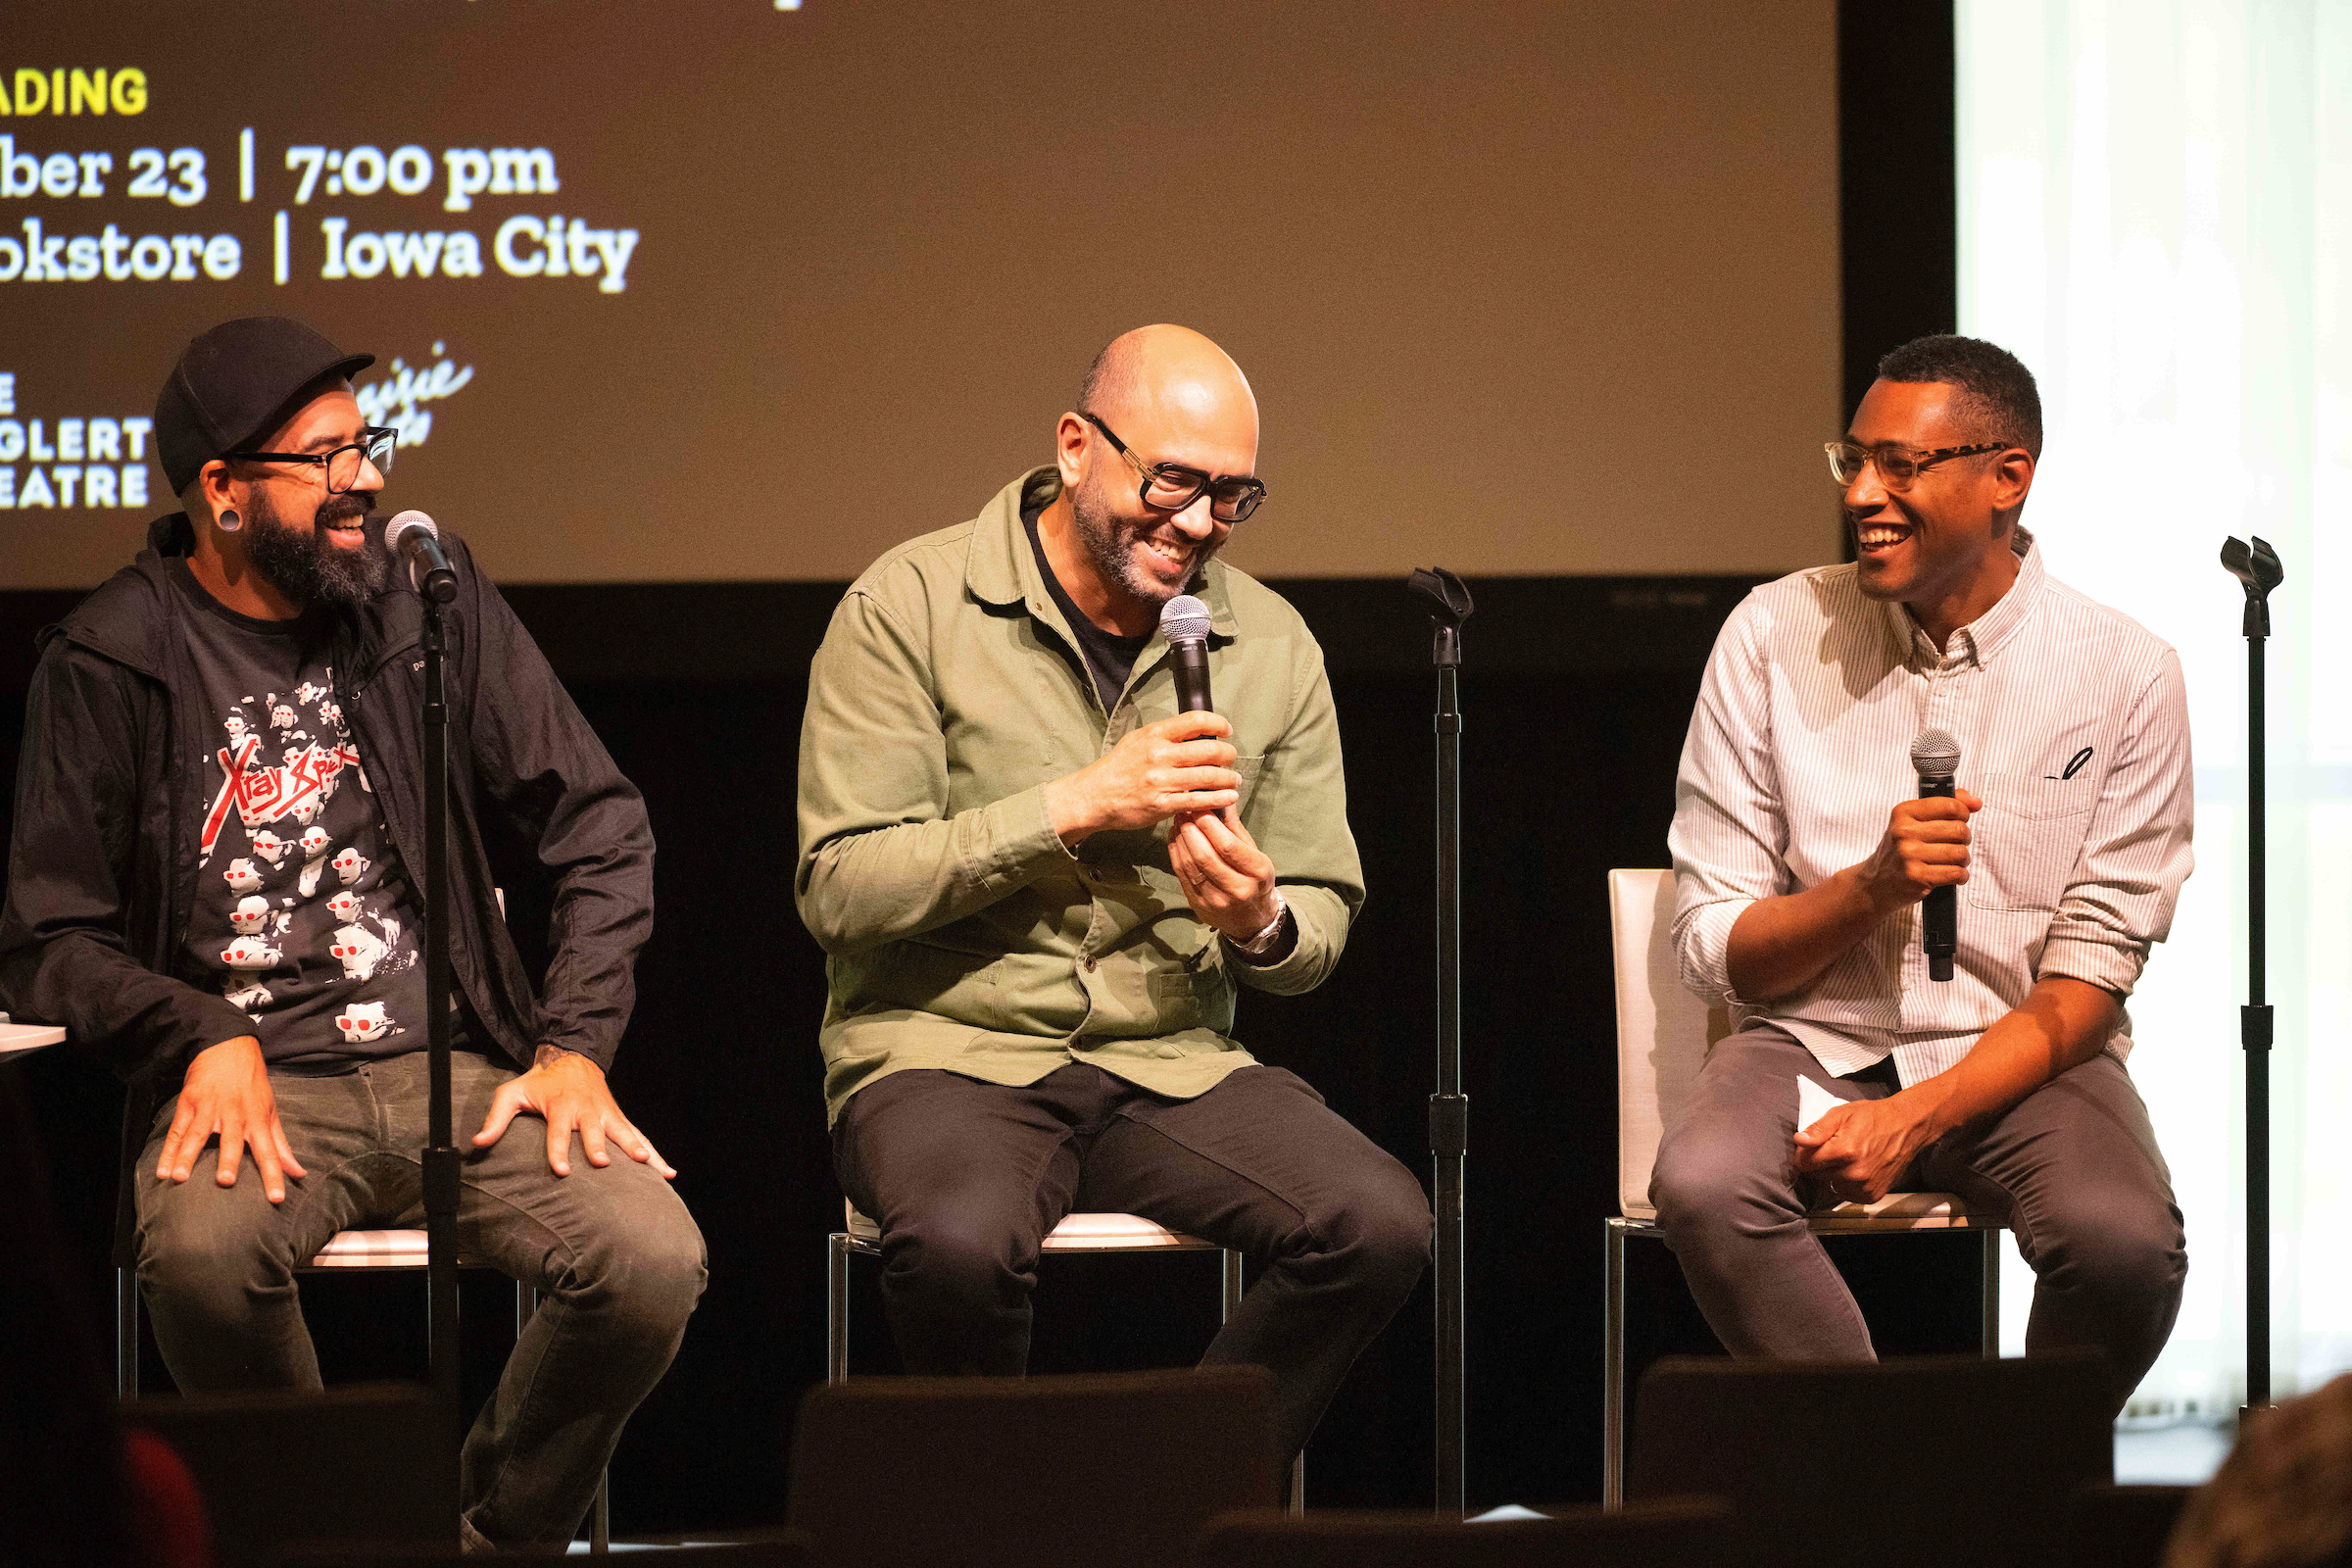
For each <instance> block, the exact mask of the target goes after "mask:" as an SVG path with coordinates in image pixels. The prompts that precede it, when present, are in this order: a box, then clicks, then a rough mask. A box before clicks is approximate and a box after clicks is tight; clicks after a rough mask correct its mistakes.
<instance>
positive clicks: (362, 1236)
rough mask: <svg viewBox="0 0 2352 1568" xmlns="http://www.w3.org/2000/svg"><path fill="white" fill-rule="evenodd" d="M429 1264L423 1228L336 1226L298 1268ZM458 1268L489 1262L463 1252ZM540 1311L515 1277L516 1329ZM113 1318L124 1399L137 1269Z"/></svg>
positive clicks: (604, 1531) (134, 1359) (595, 1529)
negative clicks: (345, 1228) (343, 1228)
mask: <svg viewBox="0 0 2352 1568" xmlns="http://www.w3.org/2000/svg"><path fill="white" fill-rule="evenodd" d="M425 1263H426V1244H425V1235H424V1232H422V1231H337V1232H335V1234H334V1235H332V1236H330V1237H328V1238H327V1239H326V1246H324V1247H323V1248H321V1249H319V1255H318V1256H316V1257H314V1258H312V1259H311V1260H310V1262H309V1263H308V1264H306V1265H305V1266H304V1267H302V1268H301V1269H298V1270H297V1271H296V1272H297V1273H303V1274H308V1273H313V1272H316V1271H319V1270H324V1269H343V1268H394V1269H421V1268H423V1267H424V1266H425ZM458 1266H459V1267H460V1268H481V1267H487V1266H488V1265H486V1264H481V1263H477V1262H475V1261H473V1260H472V1259H469V1258H466V1257H463V1256H461V1257H460V1258H459V1259H458ZM538 1310H539V1293H538V1292H537V1291H536V1290H534V1289H532V1288H531V1287H530V1286H528V1285H525V1284H524V1283H523V1282H522V1281H520V1280H516V1281H515V1337H516V1338H518V1339H519V1338H520V1337H521V1335H522V1331H523V1327H524V1325H526V1324H528V1323H529V1322H530V1320H531V1314H532V1313H533V1312H536V1311H538ZM115 1319H116V1323H117V1326H118V1331H119V1332H118V1343H117V1345H116V1348H115V1392H116V1394H117V1395H119V1396H120V1397H123V1398H125V1399H135V1398H137V1397H139V1280H138V1274H137V1272H136V1271H135V1270H133V1269H128V1268H118V1269H117V1270H116V1271H115ZM612 1493H613V1474H612V1472H611V1471H610V1470H608V1471H606V1472H605V1474H604V1476H603V1478H602V1479H600V1480H599V1481H598V1482H597V1484H596V1504H595V1506H594V1508H593V1509H592V1510H591V1511H590V1513H589V1535H588V1549H589V1550H590V1551H592V1552H607V1551H610V1550H611V1549H612V1544H613V1515H612Z"/></svg>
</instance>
